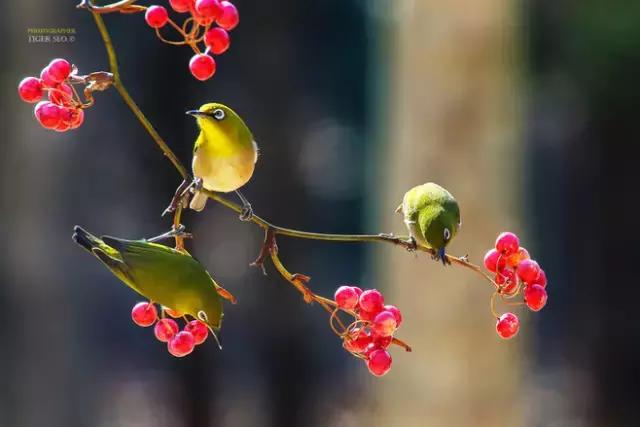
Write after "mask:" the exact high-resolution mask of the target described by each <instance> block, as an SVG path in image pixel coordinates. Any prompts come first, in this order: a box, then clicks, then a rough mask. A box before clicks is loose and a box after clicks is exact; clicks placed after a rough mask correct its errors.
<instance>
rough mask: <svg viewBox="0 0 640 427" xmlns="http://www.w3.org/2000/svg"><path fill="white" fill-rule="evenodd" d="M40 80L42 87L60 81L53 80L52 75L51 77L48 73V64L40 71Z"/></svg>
mask: <svg viewBox="0 0 640 427" xmlns="http://www.w3.org/2000/svg"><path fill="white" fill-rule="evenodd" d="M40 82H42V86H43V87H55V86H56V85H57V84H58V83H60V82H57V81H55V80H54V79H53V77H51V74H49V67H48V66H47V67H44V68H43V69H42V71H41V72H40Z"/></svg>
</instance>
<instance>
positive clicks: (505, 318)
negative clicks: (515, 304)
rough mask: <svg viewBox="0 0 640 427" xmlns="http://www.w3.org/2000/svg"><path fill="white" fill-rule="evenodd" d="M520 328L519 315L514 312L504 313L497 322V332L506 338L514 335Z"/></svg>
mask: <svg viewBox="0 0 640 427" xmlns="http://www.w3.org/2000/svg"><path fill="white" fill-rule="evenodd" d="M519 329H520V321H519V320H518V316H516V315H515V314H513V313H504V314H503V315H502V316H500V317H499V318H498V321H497V322H496V332H497V333H498V335H499V336H500V338H503V339H505V340H508V339H509V338H512V337H514V336H515V335H516V334H517V333H518V330H519Z"/></svg>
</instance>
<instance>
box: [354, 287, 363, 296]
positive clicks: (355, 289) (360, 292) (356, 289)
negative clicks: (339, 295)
mask: <svg viewBox="0 0 640 427" xmlns="http://www.w3.org/2000/svg"><path fill="white" fill-rule="evenodd" d="M352 288H353V290H354V291H356V294H358V298H360V295H362V289H360V288H359V287H357V286H352Z"/></svg>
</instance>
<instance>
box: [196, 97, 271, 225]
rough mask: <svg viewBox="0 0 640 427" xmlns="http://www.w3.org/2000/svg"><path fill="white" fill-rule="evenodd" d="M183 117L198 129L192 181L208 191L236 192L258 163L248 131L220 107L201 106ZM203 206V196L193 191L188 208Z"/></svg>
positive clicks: (204, 199)
mask: <svg viewBox="0 0 640 427" xmlns="http://www.w3.org/2000/svg"><path fill="white" fill-rule="evenodd" d="M187 114H190V115H192V116H194V117H195V118H196V120H197V123H198V127H199V128H200V134H199V135H198V138H197V139H196V142H195V145H194V147H193V162H192V165H191V167H192V170H193V176H194V178H195V180H196V181H197V182H198V183H199V184H200V185H202V187H204V188H205V189H207V190H210V191H219V192H223V193H229V192H231V191H236V192H237V190H238V189H239V188H240V187H242V186H243V185H245V184H246V183H247V182H248V181H249V180H250V179H251V176H252V175H253V171H254V168H255V164H256V161H257V160H258V145H257V144H256V142H255V141H254V139H253V135H252V134H251V131H250V130H249V128H248V127H247V125H246V124H245V123H244V121H243V120H242V119H241V118H240V116H238V114H236V112H235V111H233V110H232V109H231V108H229V107H227V106H226V105H223V104H218V103H213V102H212V103H208V104H204V105H203V106H201V107H200V109H198V110H191V111H187ZM238 195H239V196H240V199H241V200H242V202H243V205H244V208H245V210H249V211H250V205H249V203H248V202H247V201H246V199H245V198H244V197H243V196H242V195H241V194H240V193H238ZM206 202H207V196H206V195H205V194H203V193H202V192H200V191H198V188H196V189H195V194H194V196H193V198H192V199H191V203H190V205H189V207H190V208H191V209H193V210H196V211H201V210H203V209H204V207H205V205H206ZM248 213H250V212H248Z"/></svg>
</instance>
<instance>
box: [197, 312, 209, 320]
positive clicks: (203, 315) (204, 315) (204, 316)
mask: <svg viewBox="0 0 640 427" xmlns="http://www.w3.org/2000/svg"><path fill="white" fill-rule="evenodd" d="M198 319H200V320H202V321H203V322H206V321H208V320H209V319H208V318H207V313H205V312H204V311H202V310H200V311H199V312H198Z"/></svg>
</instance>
